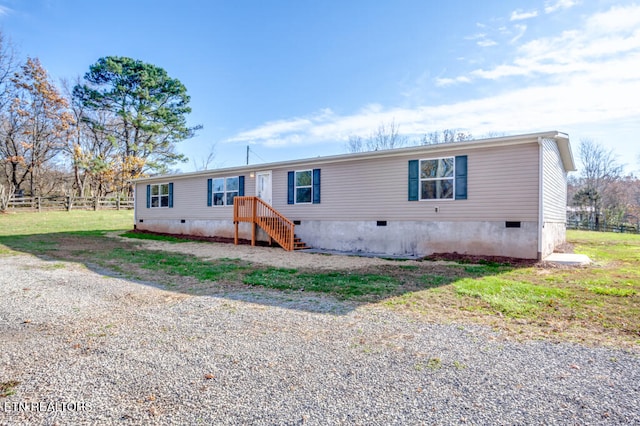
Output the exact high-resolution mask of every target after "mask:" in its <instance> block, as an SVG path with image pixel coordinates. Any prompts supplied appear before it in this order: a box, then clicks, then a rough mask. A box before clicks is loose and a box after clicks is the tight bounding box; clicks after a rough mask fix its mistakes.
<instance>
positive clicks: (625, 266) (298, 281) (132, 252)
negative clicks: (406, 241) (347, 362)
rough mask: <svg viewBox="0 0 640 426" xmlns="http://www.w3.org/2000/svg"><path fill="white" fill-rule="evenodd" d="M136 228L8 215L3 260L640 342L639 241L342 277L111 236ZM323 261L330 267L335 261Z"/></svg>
mask: <svg viewBox="0 0 640 426" xmlns="http://www.w3.org/2000/svg"><path fill="white" fill-rule="evenodd" d="M132 225H133V213H132V212H131V211H119V212H118V211H97V212H93V211H71V212H47V213H17V214H2V215H0V255H5V256H6V255H11V254H13V253H16V252H27V253H31V254H35V255H39V256H46V257H47V258H54V259H56V260H62V261H65V260H67V261H75V262H81V263H84V264H87V265H98V266H100V267H102V268H107V269H111V270H113V271H118V272H120V273H122V274H125V275H126V276H129V277H132V278H141V279H144V280H150V281H155V282H158V283H159V284H164V285H165V286H166V287H167V288H168V289H170V290H173V291H181V292H185V293H199V294H206V292H207V291H208V289H210V288H211V286H212V285H216V286H218V287H220V286H223V287H224V286H226V287H228V288H231V287H234V288H237V287H244V288H247V289H248V288H251V287H255V286H258V287H266V288H271V289H276V290H278V291H283V292H287V293H289V294H291V295H292V297H295V295H296V294H300V291H302V290H304V291H305V292H318V293H327V294H331V295H333V296H335V297H337V298H339V299H350V300H353V301H355V302H360V303H377V304H379V305H380V306H384V307H386V308H387V309H393V310H398V311H406V312H407V313H410V314H411V315H417V316H418V317H421V318H423V319H426V320H430V321H438V322H443V321H444V322H456V323H468V322H478V323H482V324H489V325H491V326H493V327H495V328H497V329H500V330H503V331H505V332H507V333H508V334H510V335H513V336H521V337H522V338H552V339H558V340H567V339H568V340H574V341H582V342H588V343H592V344H615V345H621V346H626V347H634V348H637V347H638V346H639V345H640V235H630V234H613V233H595V232H585V231H569V232H568V233H567V239H568V242H569V243H571V244H573V245H574V251H575V252H576V253H584V254H587V255H588V256H589V257H591V258H592V260H593V261H594V264H593V265H591V266H587V267H550V266H546V265H535V266H530V267H514V266H509V265H506V264H496V263H491V262H485V263H481V264H477V265H470V264H449V265H442V264H440V263H433V262H428V261H423V262H410V263H407V262H397V264H396V265H390V266H389V265H387V266H384V267H377V268H368V269H366V270H358V271H352V272H344V271H326V270H322V271H320V270H295V269H282V268H269V267H264V266H259V265H255V264H252V263H250V262H246V261H240V260H238V259H228V258H223V259H215V260H202V259H199V258H197V257H195V256H191V255H186V254H181V253H176V252H172V251H170V250H168V251H166V252H159V251H151V250H142V249H140V247H139V246H138V242H139V241H140V240H139V239H138V238H137V237H140V238H151V237H150V236H149V235H144V234H133V233H128V234H127V236H129V237H131V238H129V239H127V240H118V239H114V238H109V237H106V236H105V234H106V233H107V232H109V231H115V230H122V231H126V230H130V229H131V228H132ZM153 238H154V239H159V240H164V241H168V242H172V243H174V244H180V243H181V242H183V241H184V240H181V239H176V238H171V237H157V238H156V237H153ZM203 244H207V243H203ZM274 250H280V249H277V248H274ZM286 255H288V254H287V253H285V252H283V256H286ZM292 255H295V254H292ZM322 259H326V261H327V262H331V257H322V258H321V259H320V260H319V261H322Z"/></svg>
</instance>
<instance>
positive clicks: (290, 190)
mask: <svg viewBox="0 0 640 426" xmlns="http://www.w3.org/2000/svg"><path fill="white" fill-rule="evenodd" d="M295 191H296V172H288V173H287V204H295V202H296V198H295Z"/></svg>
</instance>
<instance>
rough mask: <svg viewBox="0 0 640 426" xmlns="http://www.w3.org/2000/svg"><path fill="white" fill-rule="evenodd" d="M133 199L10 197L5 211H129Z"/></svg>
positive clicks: (131, 207)
mask: <svg viewBox="0 0 640 426" xmlns="http://www.w3.org/2000/svg"><path fill="white" fill-rule="evenodd" d="M133 203H134V202H133V197H122V198H118V197H70V196H54V197H12V198H11V200H9V203H8V205H7V209H15V210H35V211H45V210H67V211H69V210H72V209H73V210H130V209H133Z"/></svg>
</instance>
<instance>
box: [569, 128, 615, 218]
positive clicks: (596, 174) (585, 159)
mask: <svg viewBox="0 0 640 426" xmlns="http://www.w3.org/2000/svg"><path fill="white" fill-rule="evenodd" d="M578 153H579V154H578V155H579V158H580V162H581V163H582V169H581V172H580V179H579V189H578V190H577V191H576V193H575V195H574V197H573V202H574V204H575V205H578V206H584V207H587V211H588V214H589V223H590V224H592V225H595V226H596V227H597V226H598V225H599V224H600V220H601V218H602V215H603V213H604V211H605V210H608V211H609V212H610V213H612V214H614V213H613V212H614V211H615V210H616V209H618V207H619V204H620V191H619V190H616V185H615V183H616V182H618V181H619V180H620V179H621V176H622V171H623V166H622V165H621V164H620V163H618V161H617V159H616V157H615V155H614V153H613V151H612V150H610V149H606V148H605V147H604V146H602V145H601V144H599V143H597V142H595V141H593V140H592V139H582V140H581V141H580V146H579V148H578ZM617 215H619V213H618V214H617Z"/></svg>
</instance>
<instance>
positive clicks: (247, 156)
mask: <svg viewBox="0 0 640 426" xmlns="http://www.w3.org/2000/svg"><path fill="white" fill-rule="evenodd" d="M248 165H249V145H247V166H248Z"/></svg>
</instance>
